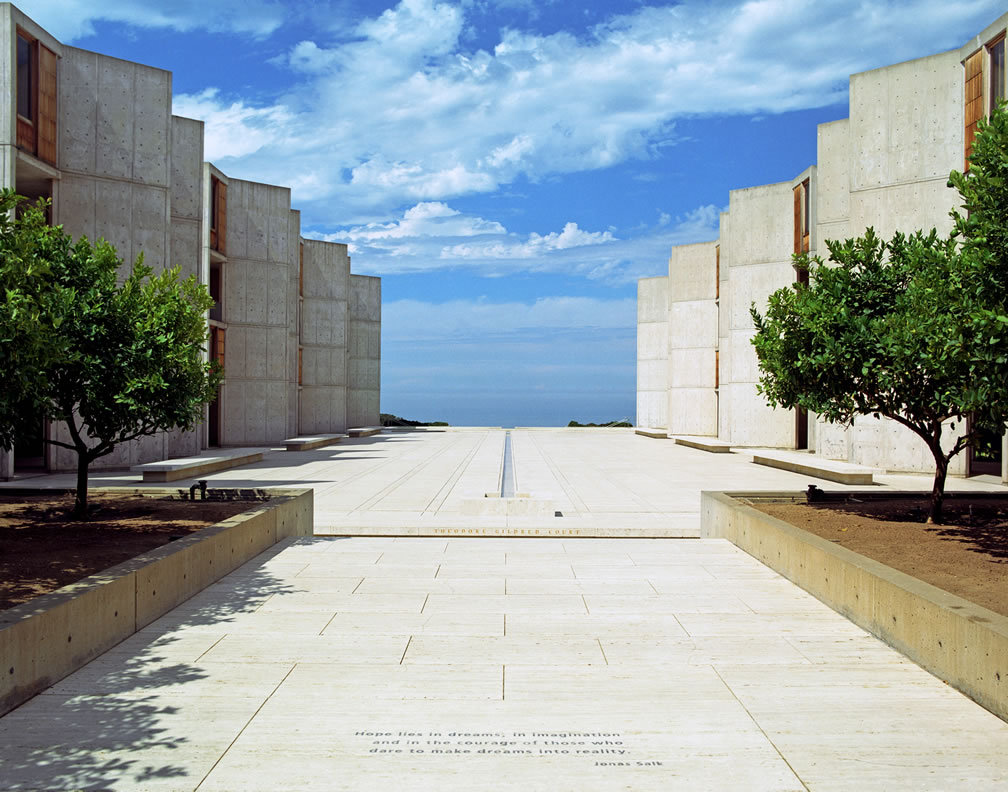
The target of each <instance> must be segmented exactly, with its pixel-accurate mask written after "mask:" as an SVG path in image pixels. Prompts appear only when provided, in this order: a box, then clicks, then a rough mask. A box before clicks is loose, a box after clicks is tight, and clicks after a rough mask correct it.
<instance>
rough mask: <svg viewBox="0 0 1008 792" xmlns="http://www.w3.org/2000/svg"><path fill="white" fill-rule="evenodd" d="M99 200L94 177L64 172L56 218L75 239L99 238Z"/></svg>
mask: <svg viewBox="0 0 1008 792" xmlns="http://www.w3.org/2000/svg"><path fill="white" fill-rule="evenodd" d="M97 202H98V200H97V186H96V184H95V180H94V179H91V178H89V177H85V176H74V175H71V174H66V173H64V174H63V178H62V179H61V180H60V201H59V204H58V205H57V206H56V220H57V222H58V223H60V224H62V225H63V228H64V230H65V231H66V232H67V233H68V234H70V235H71V236H73V237H74V239H76V238H77V237H80V236H86V237H87V238H88V239H91V240H94V239H96V238H97V235H96V233H95V207H96V205H97ZM127 239H128V237H127Z"/></svg>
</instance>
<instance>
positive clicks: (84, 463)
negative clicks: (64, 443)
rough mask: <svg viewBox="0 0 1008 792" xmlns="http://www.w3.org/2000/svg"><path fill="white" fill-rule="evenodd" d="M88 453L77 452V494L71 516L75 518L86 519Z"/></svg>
mask: <svg viewBox="0 0 1008 792" xmlns="http://www.w3.org/2000/svg"><path fill="white" fill-rule="evenodd" d="M90 461H91V460H90V459H88V455H87V454H86V453H84V452H81V451H78V452H77V495H76V497H75V498H74V507H73V513H72V514H73V517H74V518H75V519H77V520H86V519H87V502H88V479H87V474H88V464H90Z"/></svg>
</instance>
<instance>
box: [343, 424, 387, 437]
mask: <svg viewBox="0 0 1008 792" xmlns="http://www.w3.org/2000/svg"><path fill="white" fill-rule="evenodd" d="M381 430H382V427H380V426H356V427H354V428H353V429H347V434H348V435H350V437H370V436H371V435H376V434H378V433H379V432H380V431H381Z"/></svg>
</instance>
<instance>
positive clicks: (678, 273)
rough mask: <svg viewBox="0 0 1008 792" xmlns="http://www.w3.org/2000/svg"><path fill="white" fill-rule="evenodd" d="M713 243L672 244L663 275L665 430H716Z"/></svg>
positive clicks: (698, 432)
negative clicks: (665, 295)
mask: <svg viewBox="0 0 1008 792" xmlns="http://www.w3.org/2000/svg"><path fill="white" fill-rule="evenodd" d="M717 247H718V243H717V242H702V243H699V244H695V245H681V246H678V247H674V248H672V254H671V256H670V257H669V274H668V301H669V303H668V305H669V307H668V326H669V331H668V339H669V341H668V408H667V410H668V412H667V414H668V430H669V433H670V434H683V435H716V434H717V431H718V425H717V424H718V403H717V402H718V397H717V391H716V390H715V389H716V388H717V386H718V370H717V369H718V365H717V363H718V357H717V348H718V305H717V302H716V300H717V295H718V288H719V285H718V267H717V261H718V251H717Z"/></svg>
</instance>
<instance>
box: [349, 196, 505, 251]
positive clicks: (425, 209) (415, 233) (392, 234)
mask: <svg viewBox="0 0 1008 792" xmlns="http://www.w3.org/2000/svg"><path fill="white" fill-rule="evenodd" d="M504 233H507V231H506V229H505V228H504V226H502V225H501V224H500V223H497V222H494V221H492V220H484V219H483V218H482V217H469V216H465V215H463V214H462V213H461V212H459V211H458V210H456V209H452V208H451V207H450V206H448V205H447V204H444V203H441V202H438V201H433V202H431V201H429V202H424V203H418V204H417V205H416V206H414V207H412V208H411V209H407V210H406V211H405V212H404V213H403V216H402V219H401V220H396V221H393V222H391V223H368V224H367V225H364V226H358V227H357V228H351V229H348V230H347V231H343V232H340V233H338V234H333V235H332V238H331V240H330V241H340V242H345V241H348V242H355V243H367V242H371V243H375V242H379V241H389V240H401V239H408V238H415V237H438V238H445V237H471V236H477V235H480V234H504Z"/></svg>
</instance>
